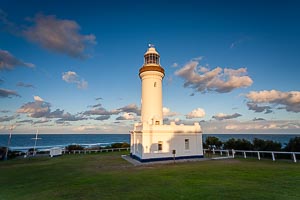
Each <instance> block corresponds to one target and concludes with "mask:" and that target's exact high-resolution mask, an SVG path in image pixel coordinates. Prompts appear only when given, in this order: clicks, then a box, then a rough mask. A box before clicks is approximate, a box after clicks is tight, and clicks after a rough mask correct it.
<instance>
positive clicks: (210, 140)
mask: <svg viewBox="0 0 300 200" xmlns="http://www.w3.org/2000/svg"><path fill="white" fill-rule="evenodd" d="M222 145H223V143H222V142H221V141H220V140H219V138H217V137H214V136H208V137H207V138H206V140H205V144H204V146H205V148H208V147H215V148H217V149H219V148H221V147H222Z"/></svg>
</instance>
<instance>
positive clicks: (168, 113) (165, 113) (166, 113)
mask: <svg viewBox="0 0 300 200" xmlns="http://www.w3.org/2000/svg"><path fill="white" fill-rule="evenodd" d="M176 115H178V114H177V113H176V112H172V111H171V110H170V109H169V108H167V107H163V116H164V117H174V116H176Z"/></svg>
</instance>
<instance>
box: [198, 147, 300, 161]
mask: <svg viewBox="0 0 300 200" xmlns="http://www.w3.org/2000/svg"><path fill="white" fill-rule="evenodd" d="M207 152H212V154H216V152H219V153H220V155H221V156H222V154H223V152H225V153H226V155H227V157H230V152H231V157H232V158H235V157H236V155H235V154H236V153H242V156H243V157H244V158H247V153H248V155H249V153H251V154H256V155H257V159H258V160H260V159H261V154H271V156H272V160H273V161H275V155H276V154H286V155H291V157H292V160H293V162H295V163H296V162H297V157H296V155H300V152H284V151H251V150H250V151H249V150H234V149H232V150H222V149H211V150H209V149H203V153H204V154H206V153H207Z"/></svg>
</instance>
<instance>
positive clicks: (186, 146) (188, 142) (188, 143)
mask: <svg viewBox="0 0 300 200" xmlns="http://www.w3.org/2000/svg"><path fill="white" fill-rule="evenodd" d="M184 148H185V150H189V149H190V140H189V139H185V140H184Z"/></svg>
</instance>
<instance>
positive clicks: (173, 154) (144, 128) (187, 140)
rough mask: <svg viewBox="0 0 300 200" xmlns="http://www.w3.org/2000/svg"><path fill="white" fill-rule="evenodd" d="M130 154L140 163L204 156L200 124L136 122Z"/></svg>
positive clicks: (132, 132)
mask: <svg viewBox="0 0 300 200" xmlns="http://www.w3.org/2000/svg"><path fill="white" fill-rule="evenodd" d="M130 155H131V157H132V158H134V159H136V160H138V161H140V162H153V161H162V160H180V159H195V158H203V145H202V131H201V127H200V125H199V123H195V124H194V125H176V124H175V123H174V122H173V123H171V124H170V125H149V124H142V123H141V124H135V126H134V130H133V131H131V148H130Z"/></svg>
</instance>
